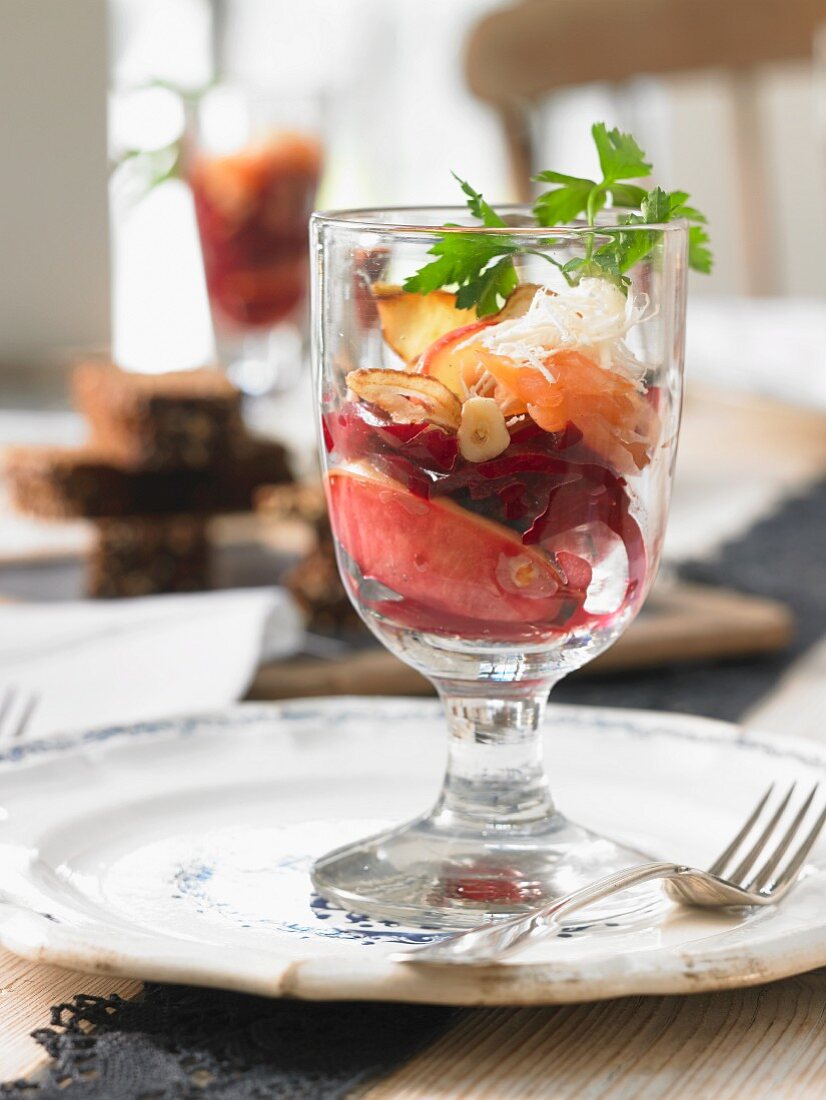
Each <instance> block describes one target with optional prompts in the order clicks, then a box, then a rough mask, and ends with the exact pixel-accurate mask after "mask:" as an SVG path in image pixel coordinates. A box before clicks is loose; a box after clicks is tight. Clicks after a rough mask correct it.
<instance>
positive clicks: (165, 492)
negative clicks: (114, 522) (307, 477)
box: [5, 436, 292, 519]
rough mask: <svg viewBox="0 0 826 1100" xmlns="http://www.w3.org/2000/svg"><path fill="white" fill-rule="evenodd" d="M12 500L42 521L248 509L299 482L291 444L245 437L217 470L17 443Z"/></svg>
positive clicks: (10, 470) (10, 478)
mask: <svg viewBox="0 0 826 1100" xmlns="http://www.w3.org/2000/svg"><path fill="white" fill-rule="evenodd" d="M5 472H6V481H7V484H8V488H9V494H10V497H11V501H12V504H13V505H14V506H15V507H16V508H17V509H18V510H19V511H21V512H25V513H27V514H28V515H32V516H38V517H40V518H41V519H76V518H86V519H102V518H106V517H118V516H129V515H134V516H141V515H166V514H169V513H180V512H189V513H197V514H209V513H217V512H245V511H248V510H249V509H250V508H251V507H252V504H253V497H254V494H255V491H256V489H257V488H258V486H260V485H272V484H275V483H278V482H286V481H290V480H291V479H292V472H291V470H290V466H289V461H288V458H287V453H286V450H285V448H284V447H283V446H282V445H281V444H280V443H276V442H275V441H274V440H267V439H258V438H256V437H254V436H244V437H243V439H242V440H241V441H240V442H239V443H238V445H237V447H236V452H235V453H234V454H232V455H229V456H227V457H226V458H225V461H224V462H223V463H222V464H221V465H220V466H219V467H218V468H217V469H215V470H169V471H158V470H150V471H145V472H141V471H136V470H133V469H131V468H129V467H124V466H120V465H118V464H117V463H115V462H113V461H112V460H111V459H110V458H109V457H108V456H107V455H103V454H101V453H100V452H99V451H95V450H93V449H91V448H84V447H81V448H57V447H12V448H10V449H9V451H8V452H7V456H6V462H5Z"/></svg>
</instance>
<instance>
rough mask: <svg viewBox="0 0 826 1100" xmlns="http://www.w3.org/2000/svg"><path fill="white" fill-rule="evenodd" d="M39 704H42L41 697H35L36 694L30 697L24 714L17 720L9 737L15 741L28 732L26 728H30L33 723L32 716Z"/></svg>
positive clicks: (24, 708)
mask: <svg viewBox="0 0 826 1100" xmlns="http://www.w3.org/2000/svg"><path fill="white" fill-rule="evenodd" d="M39 702H40V697H39V696H37V695H34V694H32V695H30V696H29V698H28V700H27V701H26V703H25V705H24V707H23V713H22V714H21V715H20V717H19V718H18V720H17V725H16V726H15V727H14V729H13V730H12V732H11V733H10V734H9V736H10V737H11V738H12V739H15V738H17V737H22V736H23V734H24V733H25V732H26V727H27V726H28V724H29V722H30V721H31V718H32V715H33V714H34V710H35V707H36V706H37V704H38V703H39Z"/></svg>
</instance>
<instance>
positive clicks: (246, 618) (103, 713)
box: [0, 588, 303, 737]
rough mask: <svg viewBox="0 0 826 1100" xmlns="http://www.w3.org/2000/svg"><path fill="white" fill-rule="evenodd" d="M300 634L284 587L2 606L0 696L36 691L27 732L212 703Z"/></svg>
mask: <svg viewBox="0 0 826 1100" xmlns="http://www.w3.org/2000/svg"><path fill="white" fill-rule="evenodd" d="M302 636H303V622H302V618H301V614H300V612H299V610H298V608H297V606H296V604H295V602H294V601H293V599H292V597H291V596H290V595H289V593H287V592H285V591H284V590H283V589H281V588H256V589H236V590H231V591H227V592H208V593H199V594H197V595H195V594H193V595H186V596H148V597H146V598H143V599H134V600H112V601H106V602H100V603H96V602H92V601H78V602H66V603H42V604H5V605H0V697H2V696H3V695H4V694H5V693H6V692H7V691H8V690H10V689H15V692H16V695H15V699H16V705H17V706H18V707H22V706H23V705H24V702H25V700H26V699H27V698H29V697H30V696H31V695H32V694H35V695H36V696H37V699H38V702H37V706H36V707H35V710H34V712H33V713H32V716H31V719H30V721H29V723H28V725H27V728H26V736H27V737H40V736H44V735H50V734H54V733H69V732H76V731H80V730H83V729H92V728H95V727H98V726H107V725H120V724H121V723H124V722H136V721H141V720H143V719H151V718H160V717H165V716H168V715H173V714H181V713H184V712H186V711H203V710H210V709H212V708H215V707H221V706H225V705H226V704H228V703H232V702H235V701H236V700H237V699H240V698H241V697H242V696H243V695H244V693H245V691H246V689H247V687H248V686H249V684H250V681H251V680H252V678H253V676H254V675H255V671H256V669H257V668H258V666H259V665H260V664H262V663H264V662H265V661H270V660H276V659H278V658H280V657H287V656H289V655H290V654H291V653H295V652H296V651H297V650H298V649H299V648H300V646H301V640H302Z"/></svg>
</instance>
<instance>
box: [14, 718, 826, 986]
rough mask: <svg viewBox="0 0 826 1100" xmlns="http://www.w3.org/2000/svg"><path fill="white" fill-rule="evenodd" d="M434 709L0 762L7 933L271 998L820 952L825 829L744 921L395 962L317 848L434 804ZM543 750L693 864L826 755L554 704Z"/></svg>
mask: <svg viewBox="0 0 826 1100" xmlns="http://www.w3.org/2000/svg"><path fill="white" fill-rule="evenodd" d="M444 749H445V735H444V728H443V725H442V720H441V717H440V712H439V708H438V705H437V704H436V703H435V702H432V703H431V702H429V701H417V700H416V701H414V700H401V699H398V700H394V699H391V700H386V699H383V700H380V701H379V700H360V699H329V700H324V701H299V702H295V703H288V704H285V705H281V706H242V707H237V708H234V709H232V710H229V711H226V712H222V713H220V714H213V715H207V716H197V717H191V718H183V719H179V720H176V721H168V722H157V723H151V724H145V725H140V726H134V727H130V728H124V729H114V730H103V731H97V732H92V733H89V734H87V735H86V736H84V737H82V738H80V739H79V740H73V741H64V742H51V743H44V742H41V743H35V744H31V745H22V746H17V747H14V748H12V749H10V750H8V751H6V753H5V755H2V756H0V888H1V889H2V900H3V902H4V904H2V905H0V942H2V943H3V944H4V945H5V946H6V947H8V948H10V949H11V950H12V951H15V952H17V953H18V954H20V955H23V956H25V957H27V958H31V959H37V960H42V961H44V962H51V963H58V964H60V965H63V966H69V967H75V968H77V969H78V970H86V971H97V972H102V973H111V974H123V975H133V976H135V977H140V978H145V979H151V980H160V981H175V982H188V983H194V984H200V985H213V986H224V987H226V988H231V989H238V990H247V991H249V992H252V993H261V994H266V995H269V996H287V995H289V996H296V997H307V998H329V999H338V998H372V999H379V1000H396V1001H428V1002H442V1003H444V1002H448V1003H456V1004H542V1003H553V1002H562V1001H579V1000H592V999H595V998H601V997H613V996H619V995H625V994H633V993H685V992H693V991H697V990H703V989H720V988H725V987H730V986H738V985H750V984H753V983H756V982H762V981H767V980H770V979H773V978H780V977H784V976H786V975H790V974H795V973H799V972H801V971H804V970H808V969H810V968H813V967H816V966H821V965H823V964H824V963H826V845H824V844H823V842H821V845H820V847H819V849H818V850H817V851H816V853H815V857H814V860H813V864H814V866H813V867H812V868H810V870H809V872H808V874H807V876H806V878H805V879H804V880H803V881H802V882H801V883H800V885H799V886H798V888H797V889H796V890H794V891H793V893H792V895H791V896H790V897H789V898H788V899H787V900H786V901H784V902H783V904H782V905H780V906H779V907H777V908H776V909H769V910H761V911H759V912H757V913H754V914H751V915H742V914H741V915H736V914H735V915H732V914H726V915H723V914H719V913H718V914H703V913H701V912H693V911H689V910H684V909H676V908H675V909H672V910H670V911H669V912H667V913H666V915H665V917H661V918H660V920H659V922H658V923H656V924H653V925H652V924H645V923H643V924H640V925H639V926H635V927H633V928H622V929H619V928H616V927H611V926H605V925H598V924H589V923H588V922H587V919H586V917H585V916H583V918H582V920H581V921H580V922H579V923H577V924H575V925H573V927H571V928H569V929H568V930H567V933H566V934H565V935H563V936H562V937H561V938H557V939H555V940H550V941H547V942H546V943H545V944H542V945H537V946H536V947H534V948H533V949H532V952H531V954H527V953H526V954H525V955H523V956H521V957H520V958H518V959H516V960H514V961H513V962H509V963H507V964H503V965H501V966H497V967H491V968H487V969H475V970H474V969H470V968H467V969H464V968H463V969H461V970H452V969H451V970H436V969H435V968H429V969H427V970H425V969H423V968H411V967H408V966H404V965H401V964H394V963H391V962H390V961H389V960H388V958H387V955H388V953H389V952H391V951H393V950H395V949H397V947H398V944H399V943H411V942H421V941H422V940H425V939H427V938H429V934H428V933H427V932H422V931H418V932H414V931H410V930H406V929H404V928H401V927H399V926H397V925H388V924H381V923H378V922H371V921H368V920H364V919H360V918H359V917H355V916H352V915H347V914H344V913H342V912H341V911H339V910H331V909H328V908H326V907H325V905H324V903H323V902H321V901H320V900H319V899H317V898H314V897H312V895H311V893H310V884H309V879H308V875H307V871H308V868H309V865H310V861H311V859H312V858H313V857H314V856H316V855H318V854H320V853H322V852H324V851H325V850H327V849H328V848H330V847H332V846H334V845H337V844H340V843H343V842H344V841H346V840H348V839H349V838H354V837H356V836H358V835H360V834H364V833H365V832H367V831H368V830H372V829H374V828H376V826H379V825H384V824H386V823H387V822H389V821H398V820H401V819H403V818H404V817H406V816H409V815H412V814H414V813H415V812H417V811H419V810H421V809H423V808H424V807H425V806H426V805H427V804H428V802H429V801H430V800H431V799H432V798H433V796H434V794H435V792H436V789H437V786H438V782H439V773H440V770H441V766H442V763H443V759H444ZM548 756H549V761H550V770H551V776H552V780H553V782H554V786H555V790H556V793H557V795H558V800H559V802H560V804H561V805H562V807H563V808H564V809H565V810H566V811H567V812H568V813H569V814H570V815H571V816H572V817H574V818H575V819H576V820H579V821H582V822H584V823H586V824H588V825H591V826H594V827H595V828H597V829H600V830H603V831H605V832H610V833H612V834H614V835H616V836H618V837H620V838H622V839H625V840H627V841H630V842H632V843H635V844H637V845H638V846H639V847H642V848H645V849H647V850H648V851H650V852H651V853H652V854H655V855H660V856H665V855H667V856H668V858H670V859H675V860H678V861H686V862H690V863H695V864H700V865H703V864H704V863H707V862H709V861H710V860H711V858H712V857H713V855H714V854H715V853H716V851H717V850H718V849H719V848H721V847H722V846H723V843H724V842H725V841H726V840H727V839H728V837H729V836H730V835H732V834H733V832H734V831H736V826H737V825H738V824H739V822H740V821H741V820H742V818H743V817H744V815H745V813H746V811H747V810H748V808H749V807H750V806H751V805H752V804H753V802H754V801H755V800H756V798H757V796H758V795H759V793H760V792H761V791H762V790H763V789H764V788H765V787H766V786H767V785H768V783H769V782H770V781H771V780H776V781H777V782H778V783H781V784H782V783H787V782H789V781H791V780H792V779H799V780H801V782H802V784H803V785H804V786H805V784H811V783H812V782H813V781H815V780H816V779H818V778H820V779H822V778H824V777H825V776H826V751H824V750H822V749H820V748H818V747H816V746H814V745H812V744H809V743H802V742H794V741H792V740H791V739H788V740H787V739H785V738H782V737H777V738H774V737H769V736H762V735H755V734H750V733H743V732H741V731H738V730H737V729H736V728H735V727H733V726H730V725H727V724H725V723H721V722H710V721H707V720H705V719H700V718H691V717H686V716H682V715H667V714H652V713H645V712H641V711H626V710H595V709H585V708H574V707H554V708H552V709H551V712H550V715H549V721H548Z"/></svg>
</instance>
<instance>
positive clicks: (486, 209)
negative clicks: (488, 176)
mask: <svg viewBox="0 0 826 1100" xmlns="http://www.w3.org/2000/svg"><path fill="white" fill-rule="evenodd" d="M450 174H451V175H452V176H453V178H454V179H455V180H456V182H457V183H458V184H459V186H460V187H461V188H462V190H463V191H464V193H465V194H466V195H467V197H468V208H469V210H470V212H471V214H472V215H473V216H474V218H478V219H479V221H480V222H481V223H482V225H486V226H487V227H488V229H498V228H499V226H502V225H504V224H505V222H504V220H503V219H502V218H500V217H499V215H498V214H497V213H496V211H495V210H494V209H493V207H492V206H489V205H488V203H486V202H485V200H484V198H483V197H482V195H481V193H480V192H479V191H474V190H473V188H472V187H471V186H470V184H469V183H468V182H467V181H466V180H463V179H461V178H460V177H459V176H457V175H456V173H455V172H451V173H450Z"/></svg>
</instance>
